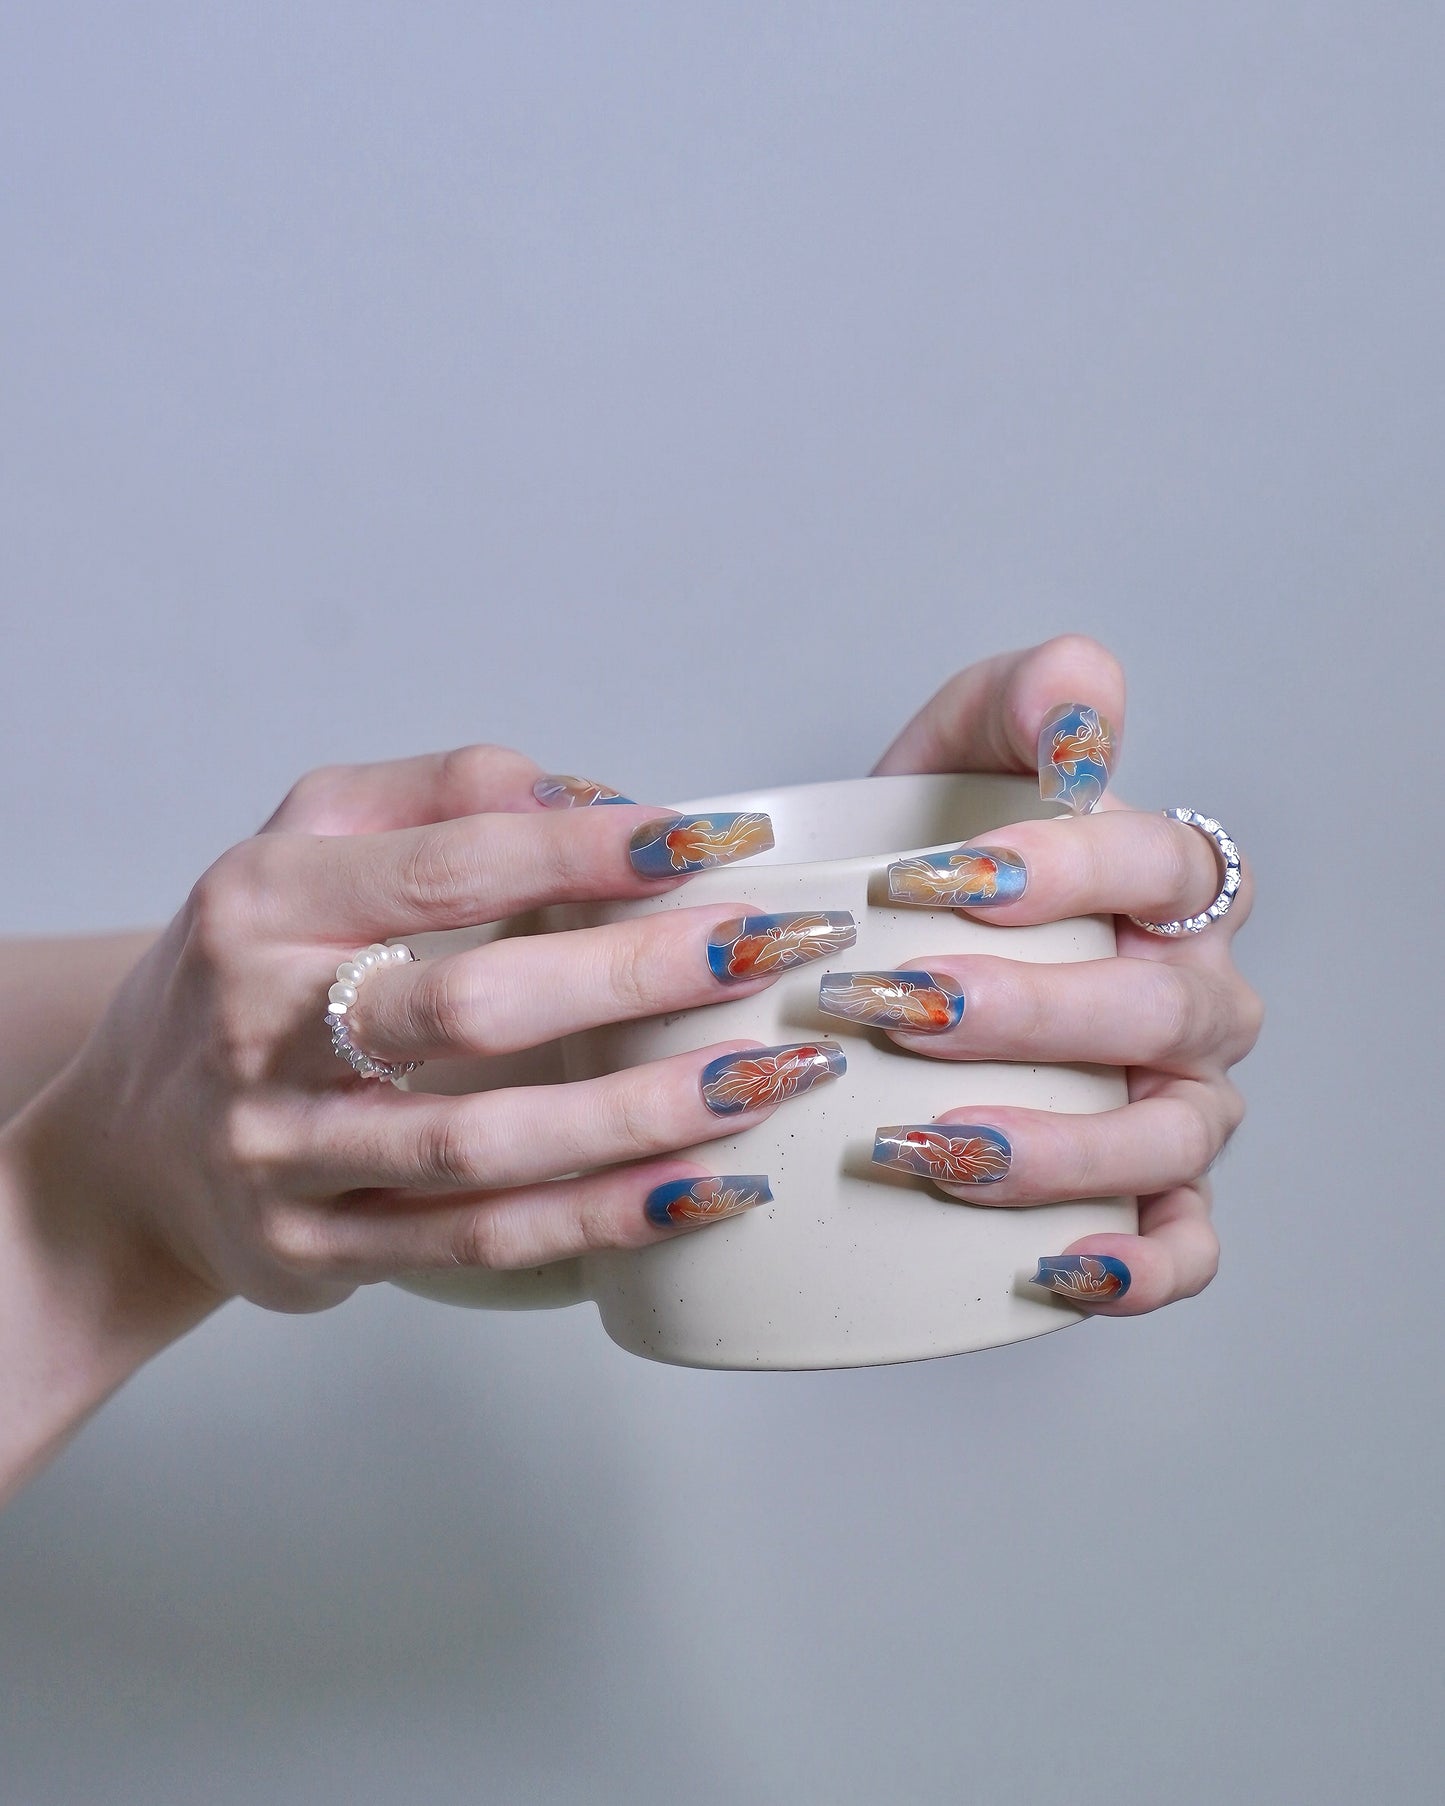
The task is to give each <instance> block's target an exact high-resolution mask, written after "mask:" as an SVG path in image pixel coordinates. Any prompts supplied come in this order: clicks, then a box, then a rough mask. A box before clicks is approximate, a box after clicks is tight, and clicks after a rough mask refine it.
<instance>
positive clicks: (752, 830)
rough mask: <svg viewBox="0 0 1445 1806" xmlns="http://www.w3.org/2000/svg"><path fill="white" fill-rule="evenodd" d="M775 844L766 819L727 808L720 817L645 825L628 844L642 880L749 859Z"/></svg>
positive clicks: (676, 818)
mask: <svg viewBox="0 0 1445 1806" xmlns="http://www.w3.org/2000/svg"><path fill="white" fill-rule="evenodd" d="M772 845H773V824H772V821H771V819H770V818H769V817H768V816H766V815H757V814H751V813H748V812H746V811H739V812H730V811H727V810H723V811H721V812H719V813H718V814H716V815H669V816H665V817H664V818H663V819H662V820H661V821H649V822H644V823H643V824H642V826H641V827H640V828H639V829H638V830H637V831H636V833H635V834H634V835H633V836H632V839H631V842H630V843H629V845H628V854H627V856H628V858H629V859H630V860H631V861H632V869H633V870H634V871H635V872H636V873H638V875H639V876H640V877H643V878H676V877H678V876H679V875H680V874H682V873H685V872H705V871H707V870H708V869H709V868H710V867H712V866H715V865H731V864H732V862H733V860H735V859H750V858H752V856H753V855H754V854H755V853H766V852H767V851H768V849H769V848H770V847H771V846H772Z"/></svg>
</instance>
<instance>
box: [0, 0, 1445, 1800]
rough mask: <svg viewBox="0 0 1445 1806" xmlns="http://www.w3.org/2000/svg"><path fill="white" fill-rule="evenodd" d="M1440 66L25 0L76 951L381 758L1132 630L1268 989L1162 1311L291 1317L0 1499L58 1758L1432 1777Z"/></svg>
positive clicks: (752, 747) (38, 733) (1064, 42)
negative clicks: (777, 1348)
mask: <svg viewBox="0 0 1445 1806" xmlns="http://www.w3.org/2000/svg"><path fill="white" fill-rule="evenodd" d="M1442 53H1445V15H1442V12H1441V9H1440V8H1439V6H1438V5H1435V4H1433V0H1432V3H1430V4H1420V5H1408V4H1385V5H1381V4H1378V3H1375V4H1371V5H1350V6H1346V5H1335V4H1324V3H1321V0H1310V3H1309V4H1264V5H1261V4H1260V0H1250V3H1249V4H1230V3H1228V0H1226V3H1224V4H1216V5H1214V6H1212V7H1210V8H1208V9H1205V8H1181V7H1158V6H1153V5H1146V4H1141V5H1136V6H1118V5H1095V6H1068V5H1052V6H1039V5H1031V4H1019V3H1011V4H1009V5H1007V6H1001V5H993V6H966V5H961V4H953V5H938V6H926V5H917V4H896V3H895V4H892V5H888V6H886V7H885V6H882V5H874V6H869V7H857V6H839V5H829V6H823V5H811V6H804V5H791V6H781V7H780V6H765V5H757V6H743V5H729V6H719V7H702V6H694V5H680V4H676V3H674V4H658V5H627V6H614V7H604V6H577V7H570V8H568V7H559V6H554V5H541V6H537V5H528V6H522V5H514V6H510V7H504V8H496V7H488V6H481V5H478V4H465V5H463V4H458V5H455V6H444V5H436V4H425V5H408V6H401V5H362V4H356V5H351V6H340V5H330V6H327V5H297V4H295V3H294V0H290V3H287V4H270V5H248V6H246V7H238V6H233V7H224V6H202V5H197V4H193V3H192V4H176V5H169V6H163V5H141V4H134V5H133V4H125V5H113V4H104V5H102V4H94V5H85V6H76V5H66V4H63V3H59V0H47V3H46V4H44V5H41V4H35V5H23V4H22V5H10V6H5V7H4V8H3V9H0V168H3V171H4V177H3V180H4V185H5V186H4V200H3V234H4V236H3V246H4V249H3V260H4V269H5V273H4V279H3V281H0V332H3V389H0V405H3V435H0V454H3V457H4V461H5V471H4V484H3V519H0V548H3V553H0V556H3V581H4V592H5V599H6V623H7V632H6V639H5V656H4V659H3V661H0V698H3V719H0V746H3V752H4V758H5V769H6V771H7V773H8V774H9V782H8V783H7V784H6V786H5V787H4V791H3V812H0V822H3V830H4V838H3V845H4V848H5V854H4V877H5V882H4V903H3V908H4V923H5V926H7V927H8V928H10V929H13V930H42V929H47V928H54V927H73V928H88V927H94V926H99V925H104V924H111V923H116V922H131V921H146V920H154V919H159V918H160V917H162V916H163V915H164V914H166V913H168V912H169V911H170V910H171V909H172V908H173V907H174V905H175V904H176V902H177V901H178V900H179V898H180V897H181V895H182V894H183V893H184V890H185V888H186V886H187V885H188V883H189V882H190V880H191V879H192V878H193V877H194V875H195V874H196V873H197V871H198V870H199V869H201V868H202V867H203V866H204V865H205V863H206V862H207V861H208V860H209V859H210V858H211V857H212V856H213V855H214V854H215V853H217V852H218V851H219V850H220V849H221V848H223V847H224V846H225V845H227V844H228V843H229V842H230V841H232V840H234V839H236V838H238V837H240V836H242V835H243V834H245V833H247V832H248V831H249V830H250V828H251V827H252V826H253V825H254V824H255V823H256V822H257V821H258V820H259V819H260V818H261V817H262V816H263V815H264V814H265V813H266V812H267V811H268V810H269V808H270V807H271V805H272V804H273V803H274V801H275V800H276V799H277V798H278V797H279V795H280V794H281V793H282V791H283V790H284V789H285V788H286V786H287V784H288V783H289V782H290V780H291V779H292V778H293V777H294V776H295V775H297V774H298V773H299V772H300V771H302V770H303V769H305V768H306V767H307V766H309V765H311V764H314V763H317V762H321V761H329V760H333V759H337V758H348V757H377V756H382V755H388V754H392V753H402V752H406V751H411V750H418V749H421V748H424V747H436V746H444V745H447V744H451V743H456V742H461V741H465V740H470V739H477V738H489V739H499V740H502V741H507V742H513V743H516V744H519V745H521V746H523V747H525V748H526V749H528V750H529V751H531V752H532V753H534V754H535V755H536V756H537V757H539V758H540V759H541V760H542V761H543V762H544V763H545V764H546V765H548V766H549V767H551V768H553V769H559V770H564V771H565V770H574V769H575V770H580V771H585V772H588V773H593V774H596V775H598V776H602V777H606V778H608V779H611V780H613V781H614V782H617V783H618V784H620V785H623V786H625V787H626V788H628V789H629V790H630V791H631V792H632V793H633V794H637V795H644V796H656V795H663V796H678V795H685V794H687V793H689V792H694V793H695V792H699V791H702V790H706V789H712V788H718V787H722V786H729V787H731V786H734V785H744V784H748V783H751V782H753V781H756V780H774V779H809V778H815V777H819V776H828V775H839V774H845V773H852V772H856V771H859V770H863V769H866V767H867V765H868V764H869V763H870V762H871V760H872V758H873V757H874V756H875V754H876V752H877V750H878V749H879V748H880V747H881V746H882V745H883V744H884V742H885V741H886V740H887V739H888V737H889V736H890V735H891V733H892V732H893V730H894V728H895V727H896V726H897V725H898V723H899V722H900V721H901V720H902V719H903V718H904V716H905V715H906V714H907V713H908V712H910V711H911V710H912V709H913V707H914V706H915V705H916V704H917V703H918V702H919V701H920V700H921V699H922V698H923V696H924V695H925V694H926V693H927V692H929V691H930V690H931V689H932V688H933V687H934V686H935V685H936V684H937V683H938V682H940V681H941V680H942V679H943V678H944V677H945V676H946V675H947V673H948V672H949V671H950V670H951V669H953V668H954V667H956V666H958V665H960V664H962V663H965V662H967V661H969V660H970V659H972V658H974V657H976V656H978V655H981V654H983V653H986V652H989V651H993V650H996V649H998V648H1000V647H1003V646H1009V645H1015V644H1022V643H1027V642H1030V641H1033V640H1036V639H1039V638H1041V637H1044V636H1046V635H1048V634H1050V633H1052V632H1056V631H1058V630H1061V629H1064V628H1070V627H1073V628H1081V629H1084V630H1087V631H1090V632H1093V633H1095V634H1096V635H1098V636H1099V637H1100V638H1102V639H1104V640H1105V641H1107V642H1108V643H1109V644H1110V645H1112V646H1113V647H1114V648H1116V649H1117V651H1118V652H1119V653H1120V655H1121V656H1122V657H1123V658H1124V659H1125V661H1126V663H1127V665H1128V668H1129V671H1130V675H1131V679H1132V684H1133V703H1132V708H1131V712H1130V716H1129V731H1128V742H1129V743H1128V751H1127V757H1126V760H1125V769H1124V772H1123V777H1122V786H1121V787H1122V789H1123V790H1124V791H1125V793H1126V794H1129V795H1131V796H1133V797H1135V798H1137V799H1138V800H1140V801H1141V802H1147V803H1149V804H1162V803H1166V802H1173V801H1176V800H1182V801H1187V802H1194V803H1198V804H1200V805H1203V806H1205V807H1208V808H1210V809H1213V810H1217V811H1218V813H1219V814H1220V815H1221V816H1222V817H1223V818H1224V819H1225V820H1226V821H1227V822H1228V823H1229V824H1230V826H1231V827H1232V828H1234V829H1235V831H1236V832H1237V833H1238V835H1239V836H1240V838H1241V840H1242V841H1243V842H1244V843H1245V845H1246V846H1247V848H1248V849H1249V850H1250V851H1251V852H1252V853H1253V854H1254V856H1255V858H1256V860H1257V863H1258V867H1259V871H1260V875H1261V882H1262V886H1263V895H1264V900H1263V904H1262V907H1261V908H1260V910H1259V912H1258V915H1257V917H1256V921H1255V924H1254V925H1253V926H1252V927H1251V929H1250V931H1249V933H1248V935H1247V936H1246V937H1245V939H1244V941H1243V942H1242V944H1241V956H1242V959H1243V963H1244V964H1245V966H1246V969H1247V970H1248V971H1249V972H1250V973H1251V975H1252V976H1253V977H1254V978H1255V980H1256V982H1257V983H1258V984H1259V985H1260V987H1261V988H1262V989H1263V991H1264V992H1265V993H1266V995H1267V997H1268V999H1269V1001H1270V1003H1271V1006H1272V1018H1271V1021H1270V1023H1269V1026H1268V1028H1267V1031H1266V1038H1265V1040H1264V1042H1263V1044H1262V1046H1261V1049H1260V1051H1259V1053H1258V1054H1257V1055H1256V1057H1255V1058H1254V1059H1253V1060H1252V1061H1251V1062H1250V1064H1249V1065H1248V1067H1247V1068H1246V1069H1245V1073H1244V1080H1245V1083H1246V1087H1247V1089H1248V1090H1249V1093H1250V1096H1251V1100H1252V1116H1251V1118H1250V1121H1249V1122H1248V1123H1247V1125H1246V1127H1245V1128H1244V1130H1243V1131H1242V1133H1241V1134H1240V1136H1239V1137H1238V1139H1237V1142H1236V1144H1235V1146H1234V1148H1233V1149H1232V1151H1231V1152H1230V1154H1229V1155H1228V1156H1227V1157H1226V1159H1225V1161H1224V1163H1223V1165H1222V1168H1221V1172H1220V1206H1219V1214H1220V1219H1221V1224H1222V1229H1223V1233H1224V1237H1225V1264H1224V1268H1223V1271H1222V1273H1221V1276H1220V1278H1219V1280H1218V1282H1217V1283H1216V1285H1215V1286H1214V1287H1213V1288H1212V1289H1211V1290H1210V1291H1209V1292H1208V1293H1206V1294H1205V1296H1204V1297H1203V1298H1202V1299H1201V1300H1199V1301H1197V1302H1195V1303H1191V1304H1188V1305H1184V1306H1181V1307H1178V1308H1176V1309H1173V1310H1169V1311H1166V1312H1163V1313H1161V1314H1159V1315H1157V1316H1155V1317H1151V1318H1146V1319H1142V1320H1140V1321H1137V1322H1132V1323H1115V1324H1096V1325H1092V1326H1088V1327H1085V1328H1082V1329H1079V1330H1076V1331H1073V1332H1070V1333H1067V1334H1064V1335H1059V1336H1053V1337H1048V1338H1045V1339H1044V1340H1042V1341H1040V1342H1037V1343H1032V1344H1029V1345H1026V1346H1022V1347H1018V1348H1014V1349H1010V1350H1004V1351H999V1352H996V1353H993V1354H988V1355H981V1356H973V1357H969V1358H964V1359H959V1360H953V1361H944V1362H939V1363H936V1364H930V1365H923V1366H917V1367H911V1368H901V1369H893V1370H879V1371H873V1372H855V1373H842V1374H824V1375H815V1376H783V1375H780V1376H764V1377H755V1376H731V1375H707V1374H698V1373H691V1372H684V1371H674V1370H670V1369H668V1368H664V1367H655V1366H651V1365H648V1364H646V1363H643V1362H640V1361H637V1360H634V1359H632V1358H630V1357H628V1356H625V1355H623V1354H621V1353H620V1352H619V1351H617V1350H616V1349H614V1348H613V1347H612V1345H611V1344H610V1343H609V1342H607V1340H606V1339H605V1337H603V1335H602V1334H601V1331H600V1329H599V1327H598V1325H597V1323H596V1320H595V1317H594V1316H593V1315H592V1314H591V1313H590V1312H589V1311H587V1310H576V1311H571V1312H564V1313H558V1314H555V1315H538V1316H533V1317H496V1318H489V1317H485V1316H474V1315H469V1314H464V1313H461V1312H450V1311H447V1310H444V1309H441V1308H437V1307H434V1306H429V1305H426V1304H423V1303H421V1302H419V1301H417V1300H414V1299H411V1298H408V1297H405V1296H402V1295H401V1294H399V1293H396V1292H393V1291H391V1290H389V1289H386V1288H379V1289H376V1290H373V1291H371V1292H369V1293H367V1294H364V1295H362V1296H360V1297H358V1298H357V1299H356V1300H354V1301H353V1302H352V1303H351V1304H349V1305H347V1306H346V1307H345V1308H344V1309H343V1310H341V1311H340V1312H337V1313H335V1314H332V1315H327V1316H322V1317H317V1318H309V1319H283V1318H268V1317H265V1316H263V1315H262V1314H261V1313H259V1312H257V1311H254V1310H251V1309H248V1308H243V1307H233V1308H231V1309H229V1310H227V1311H225V1312H224V1313H223V1314H222V1315H221V1316H220V1317H219V1318H217V1319H216V1320H215V1321H213V1322H212V1323H210V1324H209V1325H207V1326H206V1327H205V1328H204V1329H203V1330H202V1331H201V1332H200V1333H199V1334H197V1335H195V1336H194V1337H192V1338H191V1339H190V1340H189V1341H188V1342H186V1343H185V1344H184V1345H183V1346H181V1347H179V1348H177V1349H175V1350H174V1351H172V1352H171V1353H170V1354H169V1355H167V1356H166V1357H165V1358H164V1359H162V1360H160V1361H158V1362H157V1363H156V1364H155V1365H154V1366H153V1367H152V1368H151V1369H150V1370H148V1371H147V1372H146V1373H145V1374H144V1375H143V1376H142V1377H141V1378H139V1379H138V1380H137V1381H136V1382H135V1383H134V1384H133V1385H132V1386H131V1387H130V1388H129V1389H128V1390H127V1391H126V1392H125V1393H124V1394H123V1395H122V1396H121V1397H120V1398H119V1399H118V1400H117V1402H116V1403H115V1404H114V1405H113V1406H112V1407H111V1408H110V1409H109V1410H108V1411H107V1412H106V1413H104V1414H103V1415H102V1416H101V1417H100V1419H99V1420H98V1421H96V1422H95V1424H94V1425H93V1426H92V1427H91V1428H90V1429H88V1430H87V1431H86V1433H85V1434H84V1435H83V1437H82V1438H81V1439H80V1441H79V1442H78V1443H77V1444H76V1445H75V1446H74V1448H73V1449H72V1451H71V1452H70V1453H69V1454H68V1455H67V1456H66V1457H65V1458H64V1459H63V1460H62V1461H61V1462H60V1464H59V1465H58V1466H57V1467H56V1468H55V1469H54V1470H53V1471H52V1472H50V1473H49V1474H48V1475H47V1476H46V1477H45V1478H44V1479H43V1480H41V1481H40V1483H39V1484H38V1485H36V1486H35V1487H34V1488H33V1489H32V1490H31V1491H30V1492H29V1493H28V1494H27V1495H25V1496H24V1497H23V1498H22V1499H21V1501H20V1502H19V1503H18V1504H17V1505H16V1506H15V1507H14V1509H12V1510H11V1511H10V1512H9V1513H8V1515H7V1516H6V1517H5V1518H4V1519H3V1521H0V1601H3V1623H0V1682H3V1685H0V1797H3V1799H4V1801H5V1803H6V1806H77V1803H81V1802H86V1803H88V1802H91V1801H104V1802H106V1803H107V1806H129V1803H130V1802H135V1803H136V1806H141V1803H144V1806H156V1803H158V1802H160V1803H166V1802H171V1801H176V1802H180V1801H202V1800H204V1801H207V1802H227V1803H228V1802H232V1801H236V1802H240V1801H261V1800H264V1801H280V1802H292V1801H295V1802H301V1801H305V1802H317V1801H331V1800H336V1801H346V1802H349V1803H352V1806H369V1803H370V1802H390V1801H394V1800H400V1799H403V1798H412V1797H426V1798H430V1799H436V1800H458V1801H461V1800H467V1801H472V1800H497V1801H513V1800H516V1801H523V1800H525V1801H528V1802H533V1801H537V1802H552V1801H573V1800H582V1799H585V1800H589V1801H600V1802H614V1801H615V1802H624V1801H625V1802H629V1803H631V1806H643V1803H648V1802H654V1801H656V1802H662V1801H668V1802H672V1801H676V1800H686V1801H689V1802H697V1803H699V1806H712V1803H713V1802H726V1803H729V1806H731V1803H733V1802H754V1801H757V1802H770V1803H771V1802H787V1803H794V1802H814V1801H817V1802H829V1803H830V1806H831V1803H850V1802H854V1801H857V1802H860V1803H861V1802H867V1803H869V1806H875V1803H876V1802H878V1801H909V1802H933V1801H956V1800H959V1799H964V1800H979V1801H997V1800H1008V1801H1015V1802H1034V1801H1038V1802H1054V1801H1063V1800H1065V1799H1068V1800H1074V1801H1086V1802H1087V1801H1096V1800H1097V1801H1103V1800H1114V1801H1117V1800H1121V1799H1122V1800H1128V1801H1131V1802H1132V1801H1139V1802H1154V1801H1158V1800H1161V1799H1169V1800H1171V1801H1176V1802H1182V1803H1189V1802H1196V1801H1200V1802H1203V1801H1209V1802H1214V1801H1236V1800H1249V1801H1255V1800H1259V1801H1277V1800H1306V1799H1307V1800H1310V1801H1311V1802H1323V1801H1336V1800H1338V1801H1342V1802H1343V1801H1350V1802H1355V1801H1358V1800H1360V1799H1361V1798H1365V1797H1371V1798H1389V1799H1391V1800H1392V1801H1417V1800H1425V1799H1427V1798H1431V1799H1433V1798H1435V1797H1436V1795H1435V1787H1436V1786H1437V1785H1438V1780H1439V1764H1440V1758H1441V1755H1442V1750H1441V1740H1440V1732H1439V1729H1438V1727H1437V1724H1436V1723H1435V1722H1434V1719H1435V1715H1436V1713H1437V1711H1438V1700H1437V1698H1436V1694H1437V1689H1438V1677H1439V1666H1440V1656H1441V1648H1440V1637H1439V1615H1440V1607H1441V1597H1440V1578H1441V1576H1440V1555H1439V1503H1440V1487H1441V1479H1442V1475H1441V1471H1440V1470H1441V1438H1440V1430H1439V1420H1440V1409H1439V1371H1440V1355H1441V1345H1440V1335H1439V1327H1438V1326H1439V1320H1440V1309H1441V1306H1440V1299H1439V1286H1438V1276H1439V1274H1440V1272H1441V1253H1442V1250H1441V1246H1440V1244H1441V1234H1440V1227H1439V1219H1440V1201H1439V1177H1438V1175H1439V1153H1438V1138H1437V1137H1438V1120H1439V1118H1438V1075H1439V1070H1440V1063H1439V1056H1438V1037H1439V1023H1440V1020H1441V1014H1440V1005H1441V997H1440V994H1439V981H1438V976H1437V971H1436V945H1437V943H1436V941H1435V939H1434V932H1433V931H1434V925H1435V919H1436V917H1437V915H1438V904H1439V876H1440V866H1439V851H1438V841H1439V822H1440V811H1439V797H1440V789H1441V783H1442V776H1445V755H1442V752H1441V737H1440V692H1441V683H1440V678H1439V675H1438V669H1439V664H1440V657H1441V650H1442V647H1441V638H1440V615H1439V595H1440V578H1441V572H1442V563H1445V559H1442V530H1441V521H1442V515H1441V494H1442V490H1441V478H1442V464H1445V460H1442V449H1445V448H1442V436H1445V427H1442V416H1445V410H1442V405H1441V400H1442V383H1441V379H1442V374H1445V372H1442V355H1441V345H1440V318H1441V299H1442V297H1441V276H1442V256H1441V232H1440V228H1441V200H1442V193H1441V184H1440V181H1439V170H1440V147H1441V127H1442V124H1445V100H1442V90H1441V82H1440V71H1441V67H1442ZM885 644H886V645H887V646H888V647H889V648H890V649H891V656H880V651H879V649H880V647H881V646H882V645H885ZM1427 937H1428V938H1427Z"/></svg>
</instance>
